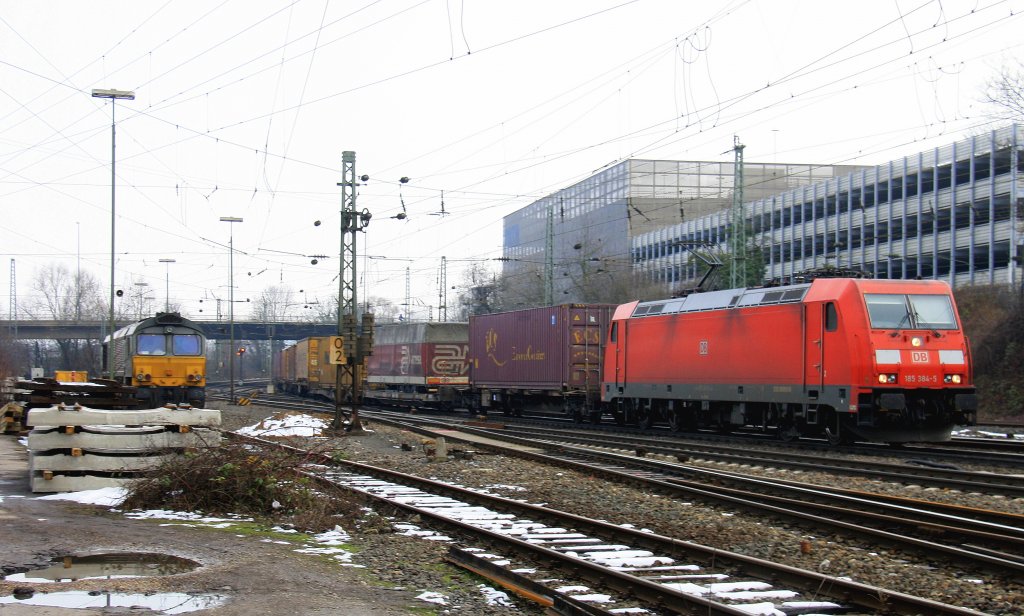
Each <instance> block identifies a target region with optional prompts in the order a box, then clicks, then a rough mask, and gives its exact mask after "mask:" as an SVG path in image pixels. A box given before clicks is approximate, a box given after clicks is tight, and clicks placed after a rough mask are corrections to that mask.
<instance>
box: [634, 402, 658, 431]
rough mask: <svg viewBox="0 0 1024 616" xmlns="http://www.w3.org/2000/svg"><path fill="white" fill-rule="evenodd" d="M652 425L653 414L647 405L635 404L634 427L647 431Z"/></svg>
mask: <svg viewBox="0 0 1024 616" xmlns="http://www.w3.org/2000/svg"><path fill="white" fill-rule="evenodd" d="M652 423H654V413H653V412H652V411H651V407H650V406H649V405H646V404H643V403H640V402H637V403H636V425H637V427H638V428H640V429H641V430H647V429H648V428H650V427H651V424H652Z"/></svg>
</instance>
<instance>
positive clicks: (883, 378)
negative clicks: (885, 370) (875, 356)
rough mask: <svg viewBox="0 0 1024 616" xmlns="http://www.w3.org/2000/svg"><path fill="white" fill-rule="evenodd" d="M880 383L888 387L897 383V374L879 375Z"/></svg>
mask: <svg viewBox="0 0 1024 616" xmlns="http://www.w3.org/2000/svg"><path fill="white" fill-rule="evenodd" d="M878 382H879V383H882V384H883V385H888V384H890V383H895V382H896V375H895V374H879V375H878Z"/></svg>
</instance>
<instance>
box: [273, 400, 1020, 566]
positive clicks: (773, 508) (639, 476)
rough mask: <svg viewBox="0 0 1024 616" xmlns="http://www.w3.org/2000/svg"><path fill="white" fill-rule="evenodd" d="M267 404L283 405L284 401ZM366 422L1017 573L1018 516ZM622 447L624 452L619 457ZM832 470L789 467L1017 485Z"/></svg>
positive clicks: (805, 463)
mask: <svg viewBox="0 0 1024 616" xmlns="http://www.w3.org/2000/svg"><path fill="white" fill-rule="evenodd" d="M261 403H266V401H263V402H261ZM275 405H278V406H280V407H291V405H290V404H289V403H288V402H285V401H282V402H277V403H275ZM291 408H294V407H291ZM301 408H302V409H303V410H307V411H309V410H311V409H318V408H319V409H322V410H333V407H330V406H329V405H322V404H308V403H306V404H303V405H301ZM364 417H365V418H373V420H375V421H378V422H388V423H392V424H394V425H396V426H399V427H402V428H404V429H409V430H414V431H417V432H419V433H421V434H424V435H427V436H433V437H436V436H445V437H446V438H451V439H458V438H470V439H472V438H477V439H486V440H487V441H488V446H489V447H501V443H502V442H504V443H507V444H509V445H507V446H506V447H505V448H503V449H502V453H505V454H508V455H517V456H520V457H527V458H530V459H534V460H536V461H538V462H541V463H544V464H549V465H550V464H556V465H561V466H566V467H570V468H574V469H577V470H580V471H581V472H584V473H590V474H600V475H601V476H603V477H605V478H608V479H611V480H613V481H616V482H620V483H630V484H633V485H637V486H639V487H640V488H641V489H642V490H645V491H648V492H659V493H663V494H671V495H673V496H674V497H676V498H680V499H693V498H700V499H702V500H705V501H708V502H713V503H717V504H718V505H720V506H721V505H723V504H724V505H726V506H728V507H738V508H742V509H744V510H747V511H751V512H755V513H756V514H757V515H769V516H773V517H782V518H786V519H790V520H798V521H799V522H800V523H801V524H804V525H811V526H814V527H817V528H819V529H821V528H824V529H828V532H830V533H834V532H841V533H844V534H847V535H851V536H857V537H861V538H865V537H867V538H870V539H871V540H872V541H875V542H878V543H880V544H882V545H888V546H897V547H899V548H901V549H908V550H913V551H916V552H919V553H921V554H924V555H927V556H928V557H931V558H940V559H942V560H945V561H948V562H951V563H956V564H958V565H959V564H963V563H968V562H969V563H971V564H972V565H973V566H974V567H977V568H981V569H985V570H988V571H992V572H996V573H998V574H1000V575H1010V576H1020V575H1021V574H1022V573H1024V530H1022V528H1024V516H1020V515H1016V514H1011V513H1004V512H997V511H989V510H983V509H978V508H972V507H964V506H958V505H952V504H943V503H938V502H932V501H925V500H921V499H907V498H902V497H898V496H892V495H884V494H877V493H868V492H864V491H857V490H849V489H838V488H826V487H823V486H809V485H806V484H804V483H801V482H795V481H783V480H775V479H772V480H769V479H765V478H764V477H754V476H749V475H744V474H741V473H738V472H729V471H719V470H712V469H707V468H700V467H696V466H692V465H685V464H680V463H679V462H678V461H677V460H679V459H684V460H685V459H689V458H691V457H694V456H697V455H709V454H707V453H706V452H704V451H701V452H695V451H692V450H686V449H682V450H681V449H679V446H678V445H665V446H664V447H660V446H656V445H654V444H652V443H656V442H662V441H657V440H653V439H650V438H649V437H648V438H644V439H640V438H639V437H623V436H622V435H607V434H601V435H590V434H588V435H586V436H582V437H581V436H577V435H575V434H573V433H570V432H568V431H559V430H551V429H548V430H544V431H538V430H537V429H536V428H523V427H514V428H509V427H505V428H504V429H499V430H489V429H483V428H474V427H471V426H467V425H464V424H463V423H462V422H453V421H450V420H448V421H442V420H439V419H437V418H431V417H419V416H410V415H408V414H406V413H379V412H370V411H365V414H364ZM471 442H472V441H471ZM475 442H476V444H477V445H479V443H480V441H479V440H477V441H475ZM570 443H577V444H576V445H573V444H570ZM584 445H585V446H584ZM524 446H525V447H533V448H536V449H537V451H535V452H529V451H524V450H523V447H524ZM595 447H600V448H602V449H603V450H600V449H595ZM707 448H708V446H705V445H701V446H698V449H707ZM609 449H614V450H613V451H608V450H609ZM623 449H625V450H627V451H630V453H624V452H623ZM641 449H642V450H643V453H644V454H645V455H646V456H647V457H640V456H638V455H636V451H639V450H641ZM719 449H721V448H719ZM615 450H617V451H615ZM655 455H660V456H663V457H665V456H667V457H668V458H670V459H671V460H672V461H668V460H656V459H653V458H654V457H655ZM717 455H719V456H721V457H720V459H724V460H727V461H737V460H738V461H741V462H742V463H744V464H748V465H757V464H764V465H775V466H786V460H785V457H786V456H793V454H792V453H791V452H788V453H778V454H773V455H772V457H766V458H764V459H760V458H759V457H757V456H754V455H753V454H752V453H750V452H747V453H746V454H743V455H739V454H736V453H735V452H732V453H729V452H718V454H717ZM737 456H739V457H737ZM758 456H760V454H758ZM831 464H832V463H831V462H830V463H829V464H823V463H822V462H821V461H820V460H819V459H816V458H810V457H808V458H807V459H804V460H797V461H793V464H792V466H793V467H795V468H802V469H813V470H815V471H821V472H829V473H839V474H843V473H848V474H859V475H864V474H865V473H866V474H868V475H869V476H872V477H875V478H878V477H882V478H885V479H888V480H891V481H910V482H914V483H917V484H922V483H923V482H924V481H925V480H926V479H928V476H933V479H931V480H932V481H934V482H936V483H937V484H941V485H944V486H946V487H949V486H950V485H956V486H957V487H958V488H964V487H970V488H972V489H980V490H984V491H988V490H989V488H992V492H995V493H1000V492H1001V491H1002V492H1008V493H1012V494H1017V497H1019V496H1020V494H1019V489H1018V488H1017V486H1015V485H1014V484H1013V483H1012V479H1010V478H1007V477H1001V476H996V478H992V477H989V476H985V477H984V478H985V479H986V480H990V481H989V483H988V484H986V485H983V486H980V487H979V486H978V485H976V484H974V483H971V481H970V480H969V479H968V477H970V476H971V474H966V475H965V474H964V473H965V472H963V471H961V472H951V471H948V470H947V469H929V468H925V469H912V470H914V471H918V470H921V471H922V472H924V475H921V474H907V473H900V472H897V471H896V470H893V468H894V467H893V465H885V464H882V463H877V466H876V465H875V464H876V463H864V462H861V461H846V462H838V461H836V462H835V464H834V467H833V466H831ZM858 466H859V467H861V469H863V468H864V467H865V466H866V467H867V470H866V471H865V470H858ZM883 469H889V470H883ZM897 470H906V469H902V468H899V469H897ZM884 473H889V475H884ZM979 475H984V474H979Z"/></svg>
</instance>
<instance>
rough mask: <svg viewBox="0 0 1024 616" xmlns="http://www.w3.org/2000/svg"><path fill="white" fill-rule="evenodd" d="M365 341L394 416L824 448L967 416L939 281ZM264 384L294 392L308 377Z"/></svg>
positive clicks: (532, 312) (850, 282)
mask: <svg viewBox="0 0 1024 616" xmlns="http://www.w3.org/2000/svg"><path fill="white" fill-rule="evenodd" d="M442 330H443V331H444V332H445V333H444V334H443V335H442V334H440V332H441V331H442ZM376 338H377V341H378V344H377V345H376V346H375V347H374V352H373V355H372V356H371V357H370V358H369V360H368V363H367V373H366V376H365V381H366V384H367V385H366V398H368V399H369V400H371V401H383V402H390V403H400V404H402V405H404V406H409V407H413V406H434V407H437V408H443V409H454V408H466V409H468V410H469V411H470V412H472V413H486V412H502V413H505V414H509V415H519V414H522V413H523V412H525V411H532V410H537V409H547V410H549V411H550V410H554V411H556V412H560V413H564V414H565V415H567V416H570V417H572V418H574V419H576V420H580V421H582V420H588V421H591V422H600V421H603V420H605V419H610V420H612V421H614V422H616V423H618V424H630V425H637V426H640V427H642V428H646V427H650V426H651V425H653V424H655V423H658V424H663V425H667V426H669V427H670V428H671V429H673V430H686V431H694V430H701V429H714V430H718V431H723V432H727V431H731V430H734V429H738V428H747V429H750V428H753V429H756V430H758V431H761V432H765V433H774V434H777V435H778V436H779V437H780V438H783V439H792V438H797V437H800V436H813V437H822V438H826V439H828V440H829V441H830V442H832V443H846V442H852V441H854V440H868V441H875V442H890V443H899V442H911V441H942V440H948V439H949V436H950V432H951V430H952V428H953V427H954V426H955V425H969V424H972V423H974V419H975V414H976V411H977V398H976V395H975V391H974V386H973V376H972V373H971V356H970V347H969V345H968V341H967V339H966V337H965V336H964V333H963V330H962V327H961V324H960V318H959V314H958V313H957V310H956V305H955V303H954V301H953V296H952V293H951V291H950V288H949V286H948V285H947V284H946V283H944V282H941V281H922V280H871V279H855V278H822V279H817V280H813V281H811V282H806V283H802V284H792V285H787V286H779V287H768V288H750V289H730V290H725V291H712V292H705V293H693V294H690V295H687V296H685V297H678V298H672V299H666V300H659V301H644V302H640V301H634V302H630V303H627V304H622V305H618V306H616V305H610V304H567V305H561V306H551V307H544V308H532V309H527V310H518V311H513V312H505V313H497V314H489V315H479V316H472V317H470V320H469V322H468V324H467V323H444V324H440V323H433V324H394V325H382V326H380V327H379V328H378V329H377V333H376ZM304 343H305V344H307V345H308V344H311V343H312V339H310V340H307V341H303V342H300V343H299V344H300V345H301V344H304ZM297 346H298V345H296V347H297ZM296 347H290V348H291V349H295V348H296ZM288 353H289V349H285V351H284V354H285V355H287V354H288ZM292 353H294V351H292ZM280 363H282V364H283V363H284V362H280ZM276 375H277V373H276V371H275V376H276ZM276 380H278V382H279V386H283V387H284V388H285V389H289V390H296V389H302V388H306V389H309V385H308V383H309V382H310V380H311V377H308V376H307V378H306V381H305V383H307V385H298V384H299V383H300V382H299V381H298V380H297V379H295V377H294V376H293V377H292V378H291V379H289V378H288V376H287V374H285V373H282V377H281V378H279V379H276ZM330 384H331V385H333V380H331V381H330ZM297 385H298V386H297ZM317 391H318V392H319V393H322V394H325V395H327V396H328V397H330V395H331V392H330V387H318V388H317Z"/></svg>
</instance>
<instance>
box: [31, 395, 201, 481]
mask: <svg viewBox="0 0 1024 616" xmlns="http://www.w3.org/2000/svg"><path fill="white" fill-rule="evenodd" d="M28 423H29V425H31V426H32V431H31V432H29V435H28V448H29V478H30V482H31V485H32V491H33V492H74V491H78V490H92V489H96V488H101V487H119V486H124V485H126V484H127V483H128V482H130V481H131V480H133V479H136V478H138V477H140V476H142V475H144V474H145V473H146V471H148V470H150V469H152V468H154V467H156V466H158V465H160V464H162V463H164V462H166V461H168V460H170V459H173V458H174V457H176V456H181V455H184V453H185V452H186V451H188V450H194V449H196V448H199V447H215V446H217V445H218V444H219V443H220V436H219V434H218V433H217V432H216V431H215V430H211V429H210V428H211V427H215V426H219V425H220V411H218V410H213V409H193V408H191V407H182V408H178V407H174V408H159V409H149V410H133V411H127V410H126V411H108V410H99V409H90V408H88V407H82V406H78V405H74V406H68V405H63V404H59V405H56V406H53V407H50V408H40V409H31V410H29V417H28Z"/></svg>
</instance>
